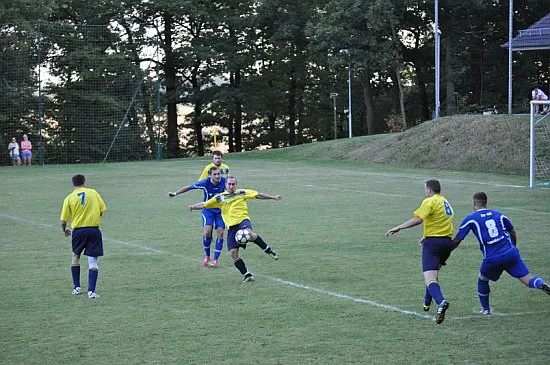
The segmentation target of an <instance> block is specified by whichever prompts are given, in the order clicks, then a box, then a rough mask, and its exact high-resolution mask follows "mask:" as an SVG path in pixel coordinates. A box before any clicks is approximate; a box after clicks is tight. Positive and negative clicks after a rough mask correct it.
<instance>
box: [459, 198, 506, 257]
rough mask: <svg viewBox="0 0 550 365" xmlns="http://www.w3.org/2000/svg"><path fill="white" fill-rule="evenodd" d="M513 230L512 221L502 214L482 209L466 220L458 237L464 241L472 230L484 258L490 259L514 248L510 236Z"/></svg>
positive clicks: (461, 225)
mask: <svg viewBox="0 0 550 365" xmlns="http://www.w3.org/2000/svg"><path fill="white" fill-rule="evenodd" d="M513 229H514V225H513V224H512V222H511V221H510V219H508V217H506V216H505V215H504V214H502V213H501V212H499V211H497V210H491V209H480V210H477V211H475V212H474V213H472V214H470V215H468V216H467V217H466V218H464V220H463V221H462V223H461V224H460V228H459V230H458V233H457V235H456V237H457V238H459V239H461V240H463V239H464V238H465V237H466V235H467V234H468V233H469V232H470V230H471V231H472V232H473V233H474V235H475V236H476V238H477V240H478V241H479V248H480V249H481V252H482V253H483V257H485V258H489V257H494V256H499V255H502V254H504V253H505V252H507V251H508V250H510V249H511V248H513V247H514V245H513V243H512V240H511V238H510V234H509V232H510V231H512V230H513Z"/></svg>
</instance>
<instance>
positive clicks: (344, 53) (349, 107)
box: [340, 48, 352, 138]
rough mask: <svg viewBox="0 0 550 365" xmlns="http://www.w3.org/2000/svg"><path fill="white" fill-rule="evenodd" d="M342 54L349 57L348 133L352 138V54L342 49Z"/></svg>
mask: <svg viewBox="0 0 550 365" xmlns="http://www.w3.org/2000/svg"><path fill="white" fill-rule="evenodd" d="M340 54H341V55H344V56H347V57H348V131H349V138H351V136H352V131H351V54H350V52H349V50H348V49H347V48H342V49H341V50H340Z"/></svg>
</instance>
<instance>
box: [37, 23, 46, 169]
mask: <svg viewBox="0 0 550 365" xmlns="http://www.w3.org/2000/svg"><path fill="white" fill-rule="evenodd" d="M36 31H37V37H38V40H37V42H36V43H37V47H38V50H37V52H36V54H37V56H38V134H39V136H38V137H39V139H38V165H40V166H44V137H43V136H44V131H43V129H44V125H43V123H44V102H43V100H42V59H41V57H40V52H42V50H41V48H40V45H41V42H42V34H41V33H40V32H41V30H40V18H38V20H37V23H36Z"/></svg>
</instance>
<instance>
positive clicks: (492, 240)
mask: <svg viewBox="0 0 550 365" xmlns="http://www.w3.org/2000/svg"><path fill="white" fill-rule="evenodd" d="M473 203H474V212H473V213H472V214H470V215H468V216H466V218H464V220H463V221H462V223H461V224H460V228H459V230H458V233H457V234H456V237H455V238H454V240H453V241H454V244H455V245H456V246H458V245H459V244H460V242H461V241H462V240H463V239H464V238H465V237H466V236H467V235H468V233H469V232H470V231H472V232H473V234H474V235H475V236H476V238H477V240H478V241H479V248H480V249H481V252H482V253H483V262H482V263H481V267H480V269H479V277H478V281H477V291H478V295H479V301H480V302H481V308H482V309H481V313H482V314H484V315H487V316H489V315H491V307H490V306H489V293H490V289H489V280H492V281H497V280H498V279H499V278H500V275H502V272H503V271H506V272H508V274H510V275H511V276H513V277H514V278H517V279H519V281H521V282H522V283H523V284H525V285H526V286H528V287H530V288H536V289H542V290H543V291H544V292H545V293H546V294H548V295H550V286H548V284H546V283H545V281H544V280H543V279H542V278H540V277H538V276H533V275H531V274H530V273H529V269H528V268H527V266H526V265H525V263H524V262H523V260H522V259H521V256H520V254H519V251H518V249H517V248H516V243H517V238H516V231H515V230H514V225H513V224H512V222H511V221H510V219H509V218H508V217H506V216H505V215H504V214H502V213H501V212H499V211H497V210H493V209H487V194H485V193H484V192H480V193H475V194H474V197H473Z"/></svg>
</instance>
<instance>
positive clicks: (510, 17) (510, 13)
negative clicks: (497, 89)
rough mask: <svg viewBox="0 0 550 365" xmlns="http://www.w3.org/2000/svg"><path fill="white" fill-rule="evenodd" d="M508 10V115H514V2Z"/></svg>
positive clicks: (512, 0) (510, 3) (510, 0)
mask: <svg viewBox="0 0 550 365" xmlns="http://www.w3.org/2000/svg"><path fill="white" fill-rule="evenodd" d="M509 6H510V8H509V10H508V115H512V33H513V25H512V22H513V19H514V0H509Z"/></svg>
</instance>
